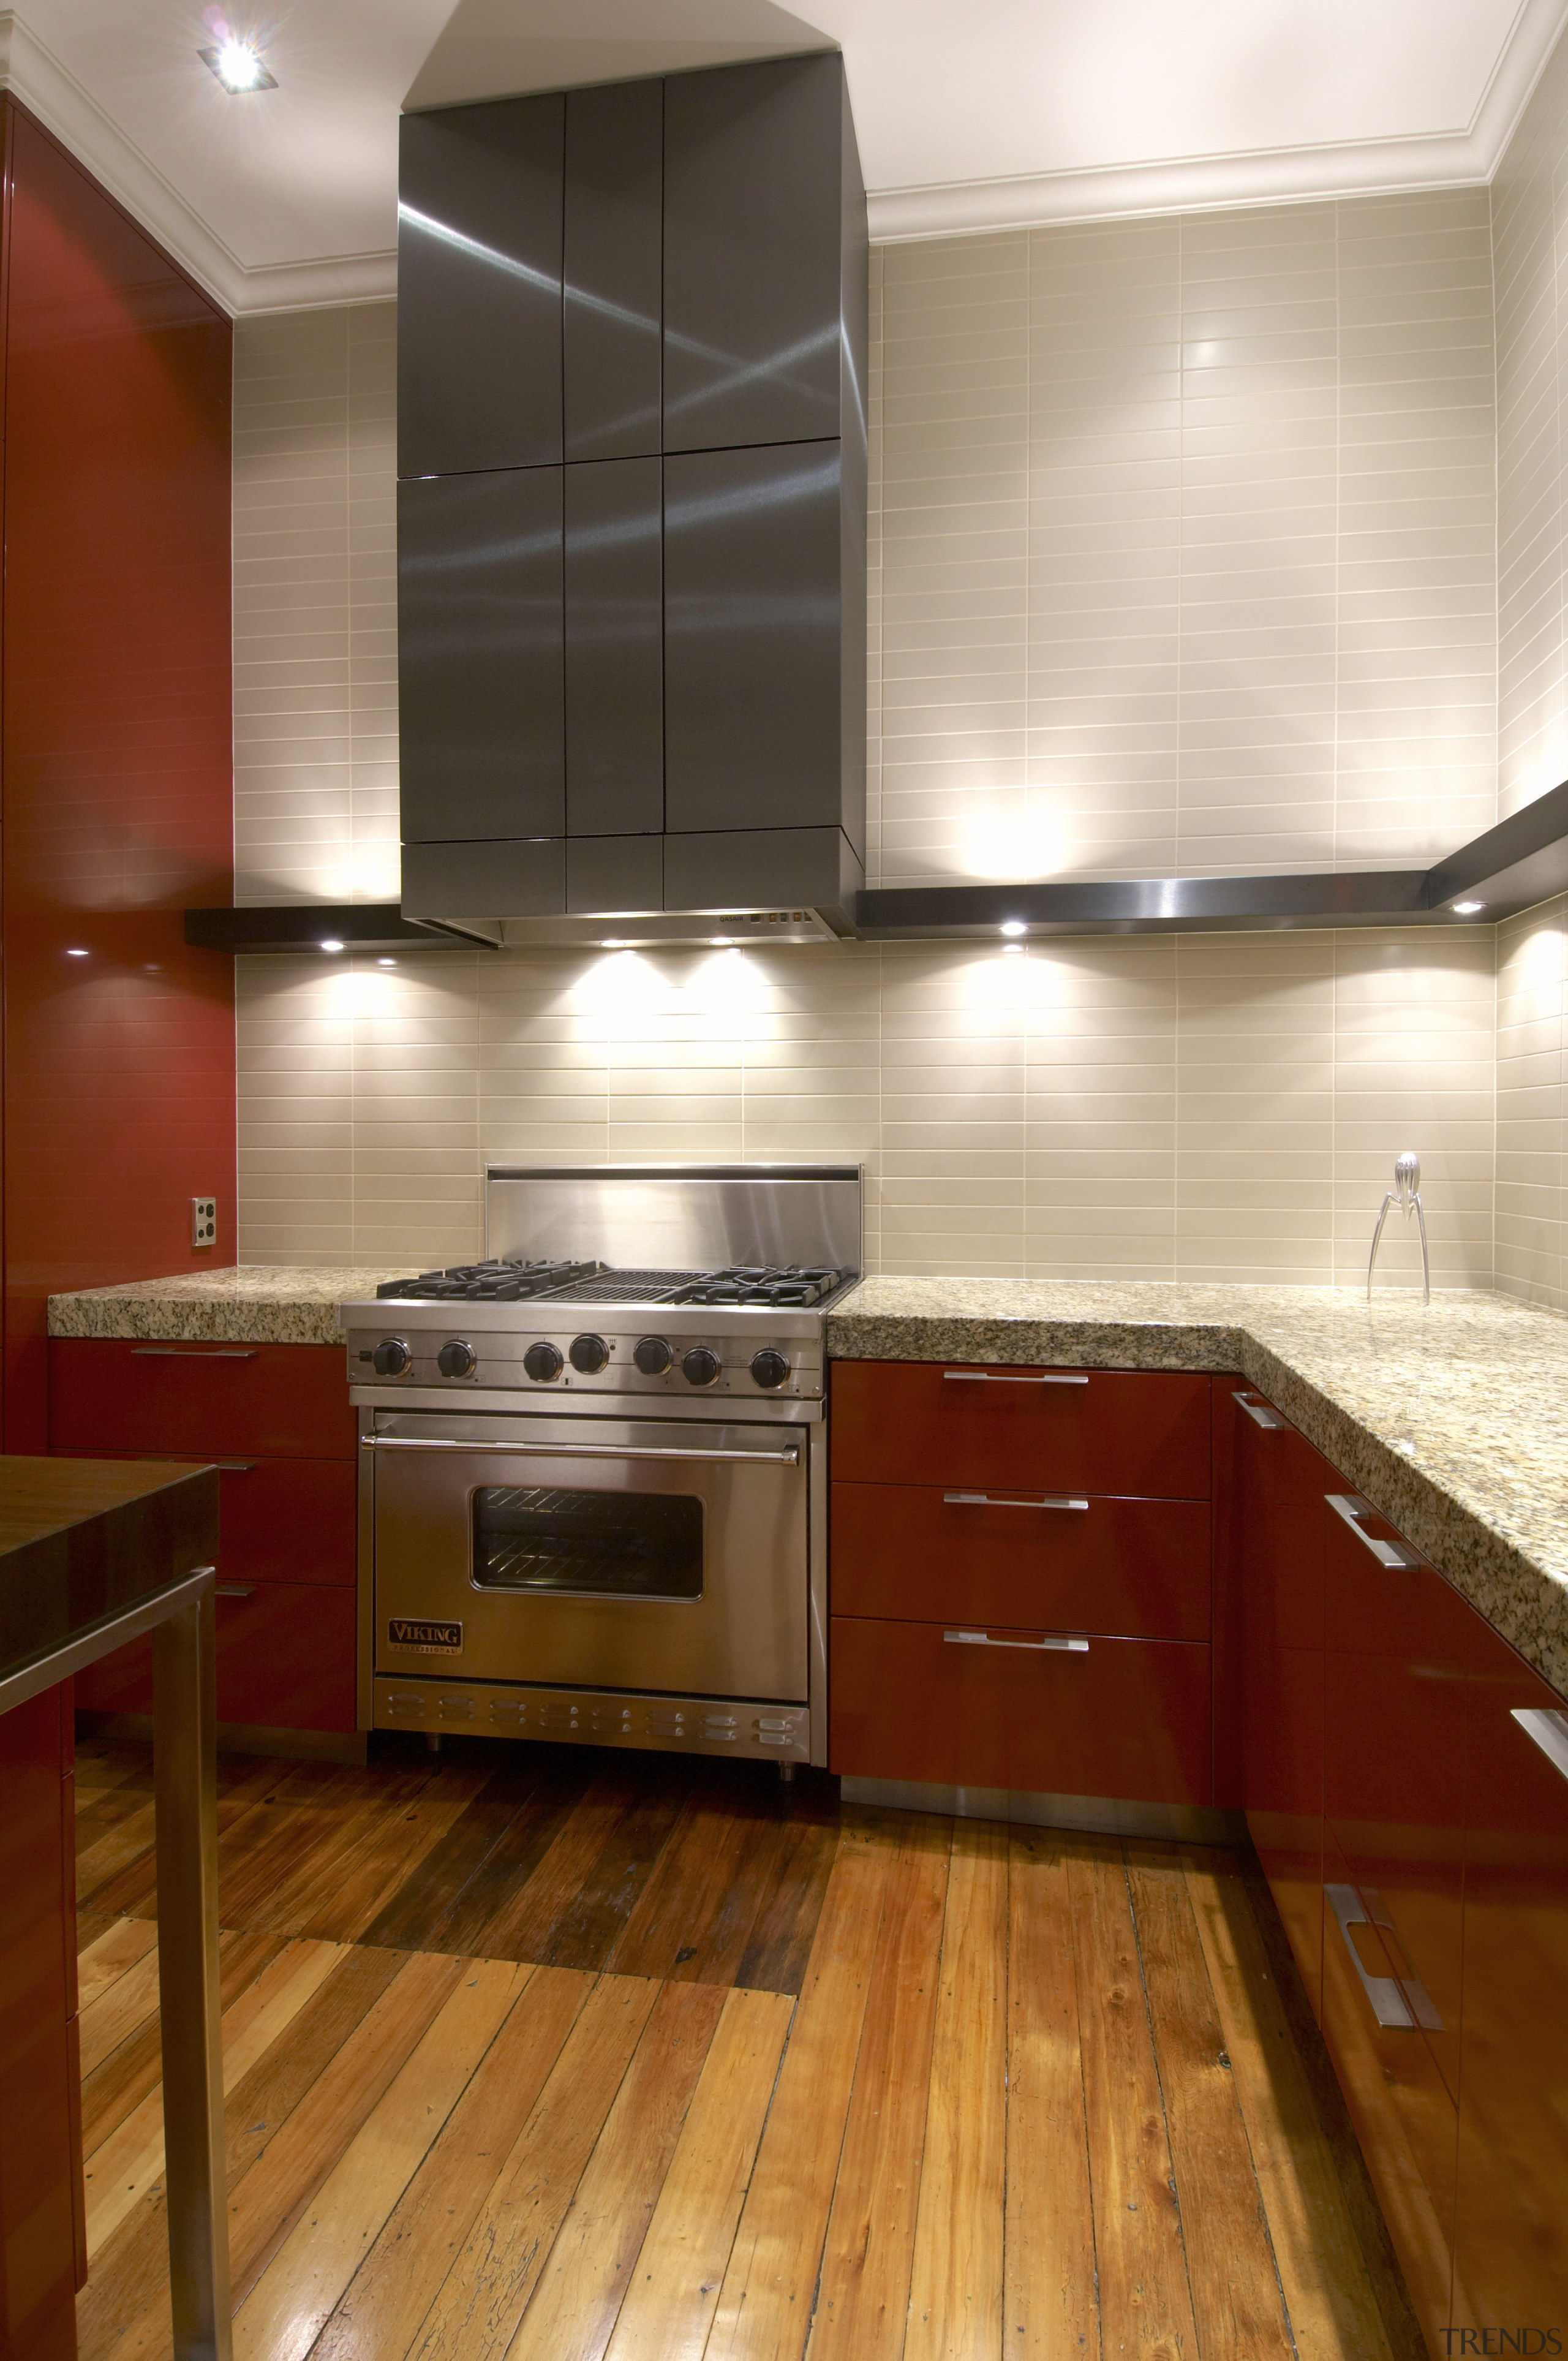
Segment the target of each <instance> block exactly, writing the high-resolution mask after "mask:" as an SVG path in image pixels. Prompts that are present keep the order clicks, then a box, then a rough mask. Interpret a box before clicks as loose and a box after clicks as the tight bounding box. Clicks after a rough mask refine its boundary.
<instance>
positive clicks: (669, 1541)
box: [474, 1484, 702, 1598]
mask: <svg viewBox="0 0 1568 2361" xmlns="http://www.w3.org/2000/svg"><path fill="white" fill-rule="evenodd" d="M474 1581H475V1583H476V1585H477V1587H478V1588H479V1589H481V1590H532V1591H544V1592H548V1593H549V1594H550V1595H551V1596H552V1597H554V1598H701V1597H702V1502H701V1501H700V1500H696V1499H685V1498H683V1497H677V1498H672V1497H671V1496H670V1495H669V1494H668V1493H664V1492H562V1491H557V1490H556V1489H555V1488H554V1486H548V1485H540V1486H532V1485H529V1486H523V1485H516V1486H514V1485H510V1484H506V1485H487V1486H486V1487H485V1488H483V1489H482V1490H480V1491H477V1492H476V1493H475V1495H474Z"/></svg>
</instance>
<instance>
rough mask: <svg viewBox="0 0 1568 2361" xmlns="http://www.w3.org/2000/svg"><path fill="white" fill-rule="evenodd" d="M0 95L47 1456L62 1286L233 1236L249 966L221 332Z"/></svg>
mask: <svg viewBox="0 0 1568 2361" xmlns="http://www.w3.org/2000/svg"><path fill="white" fill-rule="evenodd" d="M3 119H4V128H5V194H6V214H5V289H4V292H5V444H4V467H5V485H4V511H5V567H4V579H3V589H0V597H3V602H4V619H3V633H4V661H5V697H4V702H3V707H0V843H3V848H4V858H3V860H0V940H3V941H4V945H5V994H4V1004H3V1007H0V1025H3V1028H4V1057H3V1059H0V1071H3V1076H4V1100H5V1106H4V1115H5V1274H4V1276H5V1286H4V1304H5V1336H4V1342H5V1430H4V1442H5V1449H6V1450H7V1451H14V1452H15V1451H20V1452H42V1451H44V1450H46V1449H47V1448H48V1443H47V1430H48V1408H49V1405H48V1373H49V1356H48V1337H47V1323H46V1308H47V1300H48V1297H49V1294H50V1293H53V1292H59V1291H62V1290H67V1289H71V1288H83V1287H99V1286H104V1285H106V1284H108V1283H110V1282H111V1281H114V1280H116V1279H144V1278H148V1277H149V1276H151V1275H153V1274H155V1273H159V1272H178V1271H190V1270H197V1269H202V1268H206V1269H211V1268H212V1267H213V1265H214V1261H217V1262H224V1261H229V1262H232V1260H233V1258H234V1257H233V1252H232V1246H231V1243H230V1242H231V1241H232V1238H233V1230H232V1226H231V1225H230V1224H231V1220H232V1211H233V1206H234V1196H235V1040H234V961H233V960H232V959H228V958H225V957H224V956H222V955H220V954H218V953H216V952H213V951H202V950H192V949H191V948H190V947H189V946H188V945H187V943H186V941H185V939H184V918H183V913H184V910H185V907H186V906H187V905H188V904H191V903H209V902H227V901H228V900H230V898H231V895H232V884H233V868H234V792H233V789H234V731H233V720H232V705H233V698H232V690H231V681H232V676H233V649H232V640H231V629H230V606H229V582H230V552H231V545H232V539H233V503H234V487H233V467H232V459H231V452H230V434H229V422H230V412H231V387H232V366H231V352H232V344H233V332H232V329H231V327H230V324H229V322H228V321H227V320H226V319H225V316H224V315H223V313H221V312H220V311H219V310H218V308H217V307H216V306H215V305H214V304H213V303H211V302H209V301H208V300H207V298H206V297H205V296H204V295H203V294H202V293H201V292H200V291H199V290H198V289H197V288H195V287H194V286H193V285H192V282H191V281H190V280H188V279H186V278H185V277H184V275H183V274H182V273H181V271H179V270H178V269H176V268H175V267H174V266H173V264H172V263H170V261H169V259H168V258H167V257H166V256H164V255H163V254H161V253H160V252H159V249H158V247H156V246H154V245H153V244H152V242H151V240H150V239H149V238H148V237H147V236H145V235H144V234H143V233H142V232H141V231H140V230H139V229H138V228H137V226H136V225H135V223H134V222H132V221H131V220H130V219H129V218H128V217H127V215H126V214H125V213H124V212H122V210H121V209H120V207H119V206H118V205H116V204H115V203H113V202H112V201H111V200H110V199H109V198H108V197H107V196H105V195H104V192H103V191H102V190H101V189H99V188H98V187H97V186H96V184H95V183H94V182H93V181H92V180H91V179H90V178H89V177H88V175H87V174H86V173H85V172H84V171H82V170H81V168H80V167H79V166H78V165H76V164H75V163H74V162H73V161H72V160H71V158H70V157H69V156H67V155H66V154H65V153H64V151H63V150H62V149H61V148H60V146H59V145H58V144H57V143H56V142H55V141H54V140H53V139H52V138H51V137H49V134H48V133H47V132H46V131H44V130H42V129H41V128H40V127H39V126H38V125H37V124H35V123H33V122H32V121H31V120H30V119H29V118H28V117H27V115H25V114H24V113H23V112H22V110H21V109H19V108H18V107H17V106H16V104H15V103H14V102H13V101H10V100H7V101H6V102H5V106H4V110H3ZM72 951H75V952H79V953H84V954H85V956H84V957H77V958H72V957H71V956H70V954H71V952H72ZM203 1191H214V1192H215V1193H216V1195H217V1197H218V1198H219V1200H220V1202H221V1203H222V1205H223V1207H224V1208H225V1216H224V1219H225V1226H224V1229H223V1231H222V1232H221V1233H220V1235H221V1237H222V1241H223V1243H222V1245H221V1246H219V1247H218V1248H217V1249H216V1250H213V1249H208V1250H205V1251H203V1250H202V1249H199V1248H196V1247H194V1246H192V1242H191V1217H190V1200H191V1197H192V1195H193V1194H198V1193H201V1192H203Z"/></svg>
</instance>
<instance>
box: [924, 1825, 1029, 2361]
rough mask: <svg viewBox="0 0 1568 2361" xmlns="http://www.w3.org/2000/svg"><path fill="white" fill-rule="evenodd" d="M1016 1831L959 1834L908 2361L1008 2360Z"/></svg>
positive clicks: (980, 1828) (945, 1935) (975, 1829)
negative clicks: (1012, 1860)
mask: <svg viewBox="0 0 1568 2361" xmlns="http://www.w3.org/2000/svg"><path fill="white" fill-rule="evenodd" d="M1007 1883H1008V1850H1007V1830H1006V1829H1005V1828H1003V1827H999V1826H997V1825H996V1824H995V1823H994V1822H992V1821H987V1820H959V1822H958V1823H957V1824H956V1826H955V1827H954V1829H953V1845H952V1855H951V1859H950V1861H949V1865H948V1899H947V1910H946V1914H945V1917H944V1921H943V1927H942V1960H941V1979H940V1986H939V1990H938V1998H937V2021H936V2029H935V2034H934V2037H933V2039H932V2045H931V2074H930V2095H929V2100H928V2103H927V2115H926V2152H925V2157H924V2159H923V2164H922V2170H921V2178H920V2202H919V2211H918V2214H917V2217H916V2231H915V2252H914V2257H913V2261H912V2265H911V2269H910V2280H909V2324H908V2329H907V2332H906V2334H905V2341H904V2347H903V2349H904V2353H905V2356H907V2361H996V2356H999V2355H1000V2353H1001V2351H1002V2290H1003V2222H1004V2218H1005V2213H1004V2208H1005V2200H1006V2172H1007Z"/></svg>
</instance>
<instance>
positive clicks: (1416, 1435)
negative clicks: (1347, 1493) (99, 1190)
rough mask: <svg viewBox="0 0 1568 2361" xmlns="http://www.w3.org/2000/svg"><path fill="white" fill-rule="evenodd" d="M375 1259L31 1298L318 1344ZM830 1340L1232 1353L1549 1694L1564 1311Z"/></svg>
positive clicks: (1144, 1287)
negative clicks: (365, 1262)
mask: <svg viewBox="0 0 1568 2361" xmlns="http://www.w3.org/2000/svg"><path fill="white" fill-rule="evenodd" d="M407 1268H408V1266H407V1264H406V1263H404V1264H402V1265H400V1266H399V1267H398V1268H386V1269H381V1268H378V1269H363V1268H345V1269H336V1270H307V1269H299V1270H295V1269H281V1268H270V1267H268V1266H264V1265H258V1264H252V1265H247V1266H245V1267H243V1268H239V1269H237V1270H235V1269H229V1270H214V1271H197V1272H192V1273H190V1274H187V1275H185V1276H182V1277H181V1278H179V1279H148V1280H144V1281H142V1282H140V1283H139V1284H135V1285H126V1286H120V1287H104V1288H93V1289H90V1290H86V1291H84V1292H82V1293H80V1294H74V1295H56V1296H52V1297H51V1298H50V1299H49V1334H50V1335H51V1336H122V1337H132V1338H142V1339H146V1340H148V1341H149V1342H158V1343H165V1342H176V1341H179V1340H181V1339H187V1340H190V1341H192V1342H210V1343H214V1344H217V1343H222V1344H245V1345H335V1344H337V1343H339V1342H340V1341H341V1337H340V1332H339V1329H338V1323H337V1307H338V1305H339V1303H341V1302H344V1301H347V1300H349V1299H351V1298H354V1297H364V1296H368V1295H374V1293H375V1291H376V1288H377V1285H378V1282H379V1281H380V1280H382V1279H397V1278H400V1277H402V1276H404V1275H405V1274H406V1272H407ZM828 1352H829V1354H830V1355H832V1356H837V1357H838V1358H840V1359H845V1358H849V1359H861V1360H895V1361H947V1360H951V1361H1013V1362H1024V1363H1031V1362H1032V1363H1044V1364H1054V1365H1056V1366H1058V1367H1080V1368H1139V1369H1239V1370H1240V1371H1241V1373H1242V1375H1243V1376H1244V1377H1245V1378H1247V1379H1249V1381H1250V1382H1251V1383H1252V1384H1253V1385H1255V1386H1256V1387H1258V1388H1259V1389H1260V1390H1261V1391H1263V1392H1264V1393H1266V1394H1267V1396H1268V1398H1269V1400H1271V1401H1273V1402H1276V1403H1277V1405H1278V1407H1279V1408H1280V1410H1281V1411H1284V1413H1285V1415H1286V1417H1287V1418H1288V1419H1289V1420H1290V1421H1291V1422H1292V1423H1293V1424H1294V1425H1296V1426H1298V1427H1299V1428H1300V1430H1301V1432H1302V1433H1304V1434H1305V1435H1306V1436H1307V1437H1308V1438H1309V1439H1310V1441H1311V1442H1312V1443H1314V1444H1316V1445H1317V1446H1318V1448H1319V1450H1320V1451H1321V1452H1322V1453H1323V1454H1324V1455H1325V1457H1327V1458H1329V1459H1331V1460H1332V1462H1333V1464H1334V1466H1336V1467H1338V1468H1340V1469H1341V1470H1342V1471H1343V1474H1344V1475H1345V1476H1347V1477H1349V1479H1350V1481H1351V1482H1352V1483H1353V1484H1354V1486H1355V1487H1356V1488H1357V1490H1358V1491H1361V1492H1363V1493H1365V1496H1366V1498H1367V1499H1369V1500H1371V1501H1372V1502H1373V1503H1374V1504H1375V1506H1376V1507H1377V1508H1378V1509H1380V1510H1382V1511H1383V1513H1384V1515H1385V1516H1387V1517H1389V1518H1391V1519H1392V1520H1393V1521H1394V1522H1395V1524H1397V1525H1398V1527H1399V1530H1400V1531H1401V1532H1403V1533H1405V1534H1407V1535H1408V1536H1409V1539H1410V1540H1411V1541H1412V1542H1413V1543H1415V1544H1416V1546H1417V1548H1418V1549H1420V1550H1423V1551H1424V1552H1425V1553H1426V1554H1427V1555H1428V1556H1429V1557H1430V1558H1431V1560H1432V1562H1433V1564H1434V1565H1439V1566H1441V1567H1442V1571H1443V1572H1444V1574H1446V1575H1447V1576H1448V1577H1449V1579H1450V1581H1451V1582H1453V1584H1454V1585H1455V1586H1456V1587H1457V1588H1459V1589H1460V1590H1461V1591H1463V1592H1464V1596H1465V1597H1466V1598H1469V1599H1471V1600H1473V1601H1474V1603H1475V1606H1477V1607H1478V1608H1479V1609H1481V1611H1482V1613H1483V1614H1485V1615H1486V1616H1487V1617H1489V1618H1490V1620H1491V1621H1492V1622H1494V1623H1495V1624H1496V1625H1497V1628H1498V1630H1499V1631H1502V1632H1503V1633H1504V1634H1505V1636H1506V1637H1507V1638H1508V1639H1509V1640H1511V1641H1512V1642H1513V1644H1514V1645H1515V1647H1516V1648H1518V1649H1519V1653H1520V1654H1521V1655H1523V1656H1524V1657H1526V1658H1527V1659H1528V1661H1529V1662H1530V1664H1534V1665H1535V1667H1536V1668H1537V1670H1538V1671H1539V1672H1540V1673H1541V1674H1542V1675H1543V1676H1544V1677H1545V1678H1546V1679H1547V1680H1549V1681H1551V1682H1552V1685H1553V1686H1555V1687H1556V1688H1558V1689H1561V1690H1562V1691H1563V1693H1564V1695H1568V1319H1563V1317H1561V1316H1560V1315H1559V1314H1557V1313H1555V1312H1540V1311H1537V1310H1536V1309H1535V1308H1534V1307H1533V1306H1531V1305H1530V1304H1525V1303H1520V1302H1519V1301H1516V1300H1515V1299H1514V1298H1513V1297H1512V1296H1507V1295H1494V1294H1482V1293H1475V1294H1467V1293H1459V1292H1457V1291H1456V1292H1453V1293H1449V1292H1442V1293H1439V1294H1438V1295H1436V1296H1434V1297H1433V1299H1432V1302H1431V1308H1430V1310H1423V1308H1422V1306H1421V1304H1420V1301H1419V1300H1418V1299H1417V1298H1416V1297H1415V1296H1414V1295H1411V1294H1405V1293H1396V1292H1393V1291H1389V1292H1387V1293H1385V1294H1382V1295H1380V1296H1379V1297H1378V1298H1377V1300H1376V1303H1375V1305H1374V1306H1373V1308H1372V1309H1371V1310H1370V1311H1368V1308H1367V1305H1366V1302H1365V1297H1364V1296H1362V1294H1361V1293H1360V1292H1359V1290H1355V1289H1353V1288H1337V1289H1336V1288H1307V1287H1241V1286H1215V1287H1183V1286H1171V1285H1166V1284H1163V1283H1160V1282H1156V1281H1135V1280H1134V1281H1127V1282H1119V1281H1083V1282H1080V1283H1078V1284H1074V1285H1063V1286H1052V1285H1046V1284H1043V1283H1039V1282H1032V1281H1028V1280H1024V1279H1017V1280H1014V1279H894V1278H883V1279H866V1280H864V1281H863V1282H862V1284H861V1286H860V1287H859V1288H857V1289H856V1290H855V1291H854V1292H853V1294H851V1295H849V1296H846V1298H845V1299H844V1301H843V1302H842V1303H841V1304H840V1305H839V1307H838V1309H837V1310H836V1311H834V1312H831V1313H830V1314H829V1316H828Z"/></svg>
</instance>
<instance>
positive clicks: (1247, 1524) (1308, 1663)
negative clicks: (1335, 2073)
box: [1235, 1389, 1334, 2014]
mask: <svg viewBox="0 0 1568 2361" xmlns="http://www.w3.org/2000/svg"><path fill="white" fill-rule="evenodd" d="M1243 1399H1244V1401H1245V1403H1246V1404H1247V1405H1249V1406H1250V1407H1249V1409H1245V1410H1243V1411H1242V1412H1241V1415H1240V1417H1239V1419H1238V1422H1237V1426H1236V1430H1235V1439H1236V1482H1237V1492H1238V1499H1237V1504H1236V1506H1237V1519H1236V1522H1237V1532H1238V1543H1237V1546H1238V1554H1239V1558H1240V1568H1239V1580H1238V1584H1237V1588H1238V1590H1239V1593H1240V1601H1239V1605H1240V1619H1241V1628H1242V1681H1241V1720H1242V1784H1243V1795H1244V1796H1245V1810H1246V1819H1247V1828H1248V1831H1249V1833H1250V1835H1251V1837H1252V1840H1253V1843H1254V1845H1255V1847H1256V1850H1257V1857H1258V1860H1259V1861H1260V1862H1261V1863H1262V1865H1263V1870H1264V1873H1265V1875H1266V1877H1267V1879H1268V1883H1269V1886H1270V1888H1271V1890H1272V1892H1273V1894H1274V1899H1275V1903H1276V1905H1277V1908H1278V1911H1279V1916H1280V1918H1281V1920H1282V1921H1283V1923H1284V1927H1285V1931H1286V1933H1287V1935H1288V1937H1289V1938H1290V1948H1291V1950H1292V1951H1293V1952H1294V1954H1295V1958H1296V1965H1297V1967H1298V1969H1299V1971H1300V1975H1301V1982H1302V1983H1303V1984H1304V1985H1305V1987H1306V1991H1307V1995H1308V1998H1309V1999H1310V2002H1311V2004H1312V2007H1313V2010H1314V2012H1316V2013H1320V2014H1321V2004H1322V1950H1323V1866H1322V1862H1323V1495H1324V1492H1325V1491H1326V1490H1329V1489H1330V1488H1332V1483H1333V1480H1334V1478H1333V1471H1332V1468H1331V1467H1330V1466H1329V1465H1328V1462H1327V1461H1326V1460H1325V1459H1323V1458H1321V1456H1320V1455H1319V1454H1318V1453H1317V1452H1316V1451H1314V1450H1313V1449H1312V1446H1311V1444H1310V1443H1308V1441H1307V1440H1306V1438H1305V1436H1304V1435H1300V1434H1298V1433H1297V1432H1296V1430H1295V1428H1294V1427H1292V1426H1290V1425H1288V1423H1287V1422H1286V1421H1285V1420H1284V1419H1282V1418H1280V1416H1279V1414H1278V1412H1277V1411H1275V1410H1274V1409H1273V1408H1272V1406H1271V1405H1269V1404H1268V1403H1267V1402H1266V1401H1265V1400H1263V1398H1262V1396H1261V1395H1258V1394H1256V1393H1255V1392H1253V1391H1252V1390H1251V1389H1245V1391H1244V1396H1243Z"/></svg>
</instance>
